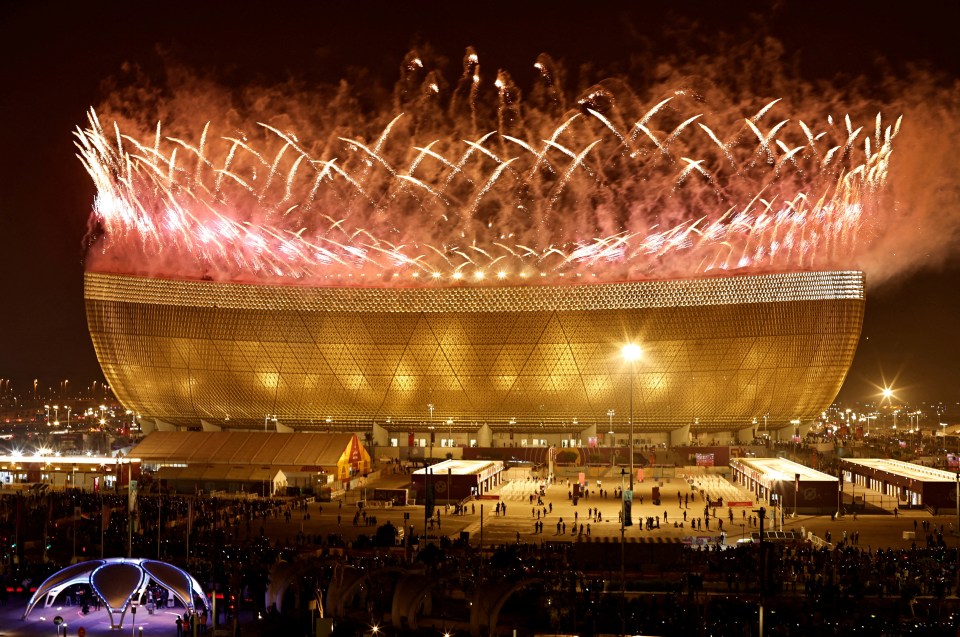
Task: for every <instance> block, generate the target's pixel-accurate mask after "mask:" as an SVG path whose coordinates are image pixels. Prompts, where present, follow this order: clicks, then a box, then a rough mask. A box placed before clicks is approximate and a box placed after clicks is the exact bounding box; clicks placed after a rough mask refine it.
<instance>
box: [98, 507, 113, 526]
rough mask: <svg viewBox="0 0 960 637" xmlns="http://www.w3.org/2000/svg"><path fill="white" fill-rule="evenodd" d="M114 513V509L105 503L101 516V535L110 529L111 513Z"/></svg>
mask: <svg viewBox="0 0 960 637" xmlns="http://www.w3.org/2000/svg"><path fill="white" fill-rule="evenodd" d="M112 511H113V509H111V508H110V505H109V504H106V503H104V505H103V512H102V513H101V514H100V525H101V527H100V529H101V533H106V532H107V529H109V528H110V513H111V512H112Z"/></svg>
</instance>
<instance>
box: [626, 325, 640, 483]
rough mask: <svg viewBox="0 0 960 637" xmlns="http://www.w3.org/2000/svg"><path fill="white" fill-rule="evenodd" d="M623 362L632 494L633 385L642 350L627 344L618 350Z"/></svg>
mask: <svg viewBox="0 0 960 637" xmlns="http://www.w3.org/2000/svg"><path fill="white" fill-rule="evenodd" d="M620 353H621V355H622V356H623V360H625V361H627V364H628V365H630V435H629V440H628V446H629V447H630V451H629V452H628V453H629V454H630V491H631V492H633V385H634V382H635V376H636V373H637V367H636V360H637V359H638V358H640V356H641V355H642V354H643V350H641V349H640V346H639V345H637V344H636V343H627V344H626V345H624V346H623V349H622V350H620Z"/></svg>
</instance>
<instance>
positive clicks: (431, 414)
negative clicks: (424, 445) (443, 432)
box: [427, 403, 434, 460]
mask: <svg viewBox="0 0 960 637" xmlns="http://www.w3.org/2000/svg"><path fill="white" fill-rule="evenodd" d="M427 410H428V411H429V412H430V451H429V453H430V459H431V460H433V436H434V433H433V403H429V404H428V405H427Z"/></svg>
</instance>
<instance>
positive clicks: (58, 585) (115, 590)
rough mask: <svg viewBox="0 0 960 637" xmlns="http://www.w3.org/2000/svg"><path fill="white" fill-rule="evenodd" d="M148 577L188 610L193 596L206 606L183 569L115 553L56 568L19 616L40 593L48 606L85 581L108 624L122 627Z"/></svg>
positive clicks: (192, 605) (198, 588)
mask: <svg viewBox="0 0 960 637" xmlns="http://www.w3.org/2000/svg"><path fill="white" fill-rule="evenodd" d="M150 581H154V582H156V583H157V584H159V585H160V586H163V587H164V588H166V589H167V590H169V591H170V592H171V593H172V594H173V595H174V597H176V598H177V599H179V600H180V603H182V604H183V605H184V607H185V608H187V609H189V610H191V611H196V604H195V603H194V599H195V597H197V596H198V597H200V599H201V600H203V606H204V608H206V609H207V610H208V611H209V610H210V602H209V601H208V600H207V596H206V595H205V594H204V592H203V588H202V587H201V586H200V583H199V582H198V581H197V580H196V578H194V577H193V576H192V575H190V574H189V573H188V572H186V571H184V570H183V569H181V568H179V567H177V566H174V565H172V564H169V563H167V562H160V561H158V560H149V559H145V558H135V559H127V558H122V557H115V558H107V559H94V560H88V561H86V562H80V563H79V564H73V565H71V566H67V567H66V568H63V569H61V570H59V571H57V572H56V573H54V574H53V575H51V576H50V577H48V578H47V579H46V580H44V581H43V583H42V584H41V585H40V586H39V587H38V588H37V591H36V592H35V593H34V594H33V596H32V597H31V598H30V601H29V602H28V603H27V608H26V610H25V611H24V613H23V617H22V618H21V619H26V618H27V616H28V615H29V614H30V612H31V611H32V610H33V609H34V608H35V607H36V605H37V604H38V603H39V601H40V600H41V599H43V598H44V597H46V598H47V602H46V605H47V606H50V605H51V604H52V603H53V601H54V600H55V599H56V597H57V595H59V594H60V593H61V592H62V591H63V590H64V589H65V588H67V587H68V586H72V585H74V584H86V585H88V586H90V587H91V589H93V592H94V594H95V595H97V597H99V598H100V599H101V600H103V602H104V604H105V605H106V607H107V610H108V611H109V615H110V625H111V627H112V628H122V627H123V620H124V618H125V616H126V612H127V609H129V608H130V604H131V602H132V600H133V599H134V598H135V597H139V596H141V595H143V592H144V590H145V589H146V587H147V584H149V583H150ZM118 612H119V615H120V621H119V624H115V623H114V618H115V615H116V614H117V613H118Z"/></svg>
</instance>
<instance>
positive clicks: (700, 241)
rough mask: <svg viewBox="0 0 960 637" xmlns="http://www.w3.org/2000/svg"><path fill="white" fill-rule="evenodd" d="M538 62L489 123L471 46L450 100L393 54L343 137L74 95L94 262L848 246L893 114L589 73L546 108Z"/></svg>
mask: <svg viewBox="0 0 960 637" xmlns="http://www.w3.org/2000/svg"><path fill="white" fill-rule="evenodd" d="M536 66H537V69H538V70H539V71H540V73H541V81H542V82H544V85H545V87H546V89H547V90H546V91H545V93H546V94H547V95H548V99H547V100H546V103H545V104H544V105H539V106H536V107H534V106H531V105H526V104H524V103H523V102H521V100H520V92H519V89H517V87H516V86H515V85H514V84H513V82H512V80H511V78H510V77H509V75H508V74H506V73H504V72H501V73H499V74H498V76H497V78H496V81H495V83H494V89H493V90H495V91H496V106H495V108H494V109H493V113H492V115H491V116H490V117H488V118H487V119H489V120H490V121H491V122H492V125H491V128H490V129H487V130H484V129H483V128H482V126H483V123H482V122H483V121H484V116H483V113H482V112H481V111H482V108H481V106H482V105H481V104H479V99H480V98H479V97H478V94H479V91H480V88H479V87H478V85H480V84H481V76H480V75H479V66H478V61H477V57H476V54H475V53H473V52H468V56H467V57H466V58H465V61H464V78H462V79H461V85H462V86H458V87H457V88H456V89H455V90H454V91H453V92H452V94H451V95H450V96H449V99H448V101H447V102H444V101H443V96H442V95H441V93H442V90H441V84H440V83H439V82H438V79H437V77H436V76H435V75H434V73H432V72H431V73H427V74H426V75H425V76H424V77H423V78H422V82H421V88H420V89H418V90H417V89H416V87H415V85H414V84H413V83H412V80H411V77H413V76H414V75H415V74H417V73H424V71H423V62H422V61H421V60H420V59H419V58H418V57H416V56H415V55H412V56H408V59H407V60H405V64H404V68H405V69H406V73H405V76H404V78H403V79H402V80H401V84H400V86H401V87H402V88H404V90H405V91H406V92H407V93H415V94H416V96H415V99H414V98H413V97H409V96H408V98H407V99H406V101H405V102H403V103H402V104H401V106H403V107H405V108H404V110H403V112H400V113H399V114H396V115H392V116H391V117H381V118H367V119H370V120H373V121H381V122H386V123H385V124H380V125H379V128H377V129H375V130H360V131H359V134H356V135H347V134H345V133H344V132H343V130H342V129H339V128H335V127H331V130H324V129H323V126H322V125H315V124H311V125H310V126H308V127H307V128H308V129H309V130H310V131H311V133H312V134H313V137H312V138H310V139H306V138H302V137H301V135H300V134H298V132H297V131H295V130H292V129H291V127H289V126H287V125H283V126H281V125H274V124H271V123H268V122H266V121H263V120H266V119H267V118H266V117H263V118H262V119H261V120H260V121H254V122H253V123H251V124H250V125H249V126H247V127H245V128H244V130H243V132H237V131H235V130H233V129H231V130H230V132H218V131H217V124H216V122H215V121H212V122H211V123H209V124H207V125H206V126H201V127H198V133H197V135H196V137H195V139H193V140H187V139H184V138H183V137H182V136H179V137H174V136H166V135H165V134H164V130H163V128H162V125H161V124H157V127H156V130H155V131H152V132H151V133H149V134H142V132H141V131H132V132H130V131H125V130H122V129H121V127H120V126H119V125H117V124H111V125H108V126H104V125H103V123H102V122H101V120H100V119H99V118H98V116H97V114H96V113H94V112H93V111H91V113H90V116H89V127H88V128H87V129H85V130H80V131H78V133H77V139H78V144H77V145H78V148H79V151H80V158H81V160H82V161H83V163H84V165H85V167H86V169H87V171H88V172H89V174H90V175H91V177H92V178H93V180H94V183H95V185H96V188H97V195H96V200H95V203H94V210H93V221H94V222H95V224H94V225H95V227H96V229H97V230H96V232H95V234H96V235H97V241H96V242H95V243H94V245H93V247H92V249H91V257H92V258H91V260H90V263H91V268H93V269H96V270H99V271H112V272H121V273H128V274H145V273H149V274H154V275H158V274H159V275H161V276H172V277H186V278H194V279H200V278H216V279H225V280H234V281H250V282H260V283H270V282H274V283H283V282H302V283H304V284H312V285H364V284H382V285H401V286H403V285H462V284H468V283H469V284H476V285H489V284H491V281H492V282H496V283H500V284H502V283H504V282H507V283H508V284H522V283H532V282H536V283H540V282H543V283H557V282H561V281H564V280H573V281H580V282H598V281H615V280H639V279H648V278H663V277H683V276H695V275H703V274H709V273H714V272H722V271H741V272H744V271H749V272H771V271H785V270H805V269H827V268H845V267H851V266H853V265H855V264H854V263H851V258H852V256H851V255H854V254H855V253H856V249H857V247H858V245H859V243H860V242H863V241H865V240H867V239H868V237H866V238H865V237H864V236H863V235H864V232H865V231H868V230H869V228H870V223H871V211H872V209H873V208H874V207H876V206H877V205H878V198H879V195H880V193H881V192H882V190H883V188H884V185H885V180H886V175H887V169H888V165H889V161H890V155H891V150H892V146H891V144H892V142H893V140H894V138H895V137H896V135H897V132H898V129H899V120H898V121H897V122H896V123H894V124H887V123H885V122H884V121H883V120H882V118H881V116H880V115H877V117H876V120H875V122H874V123H873V126H872V127H870V128H865V127H855V126H854V124H853V123H852V121H851V119H850V117H844V118H842V119H841V120H837V121H835V120H834V119H832V118H827V119H826V121H825V122H824V125H823V126H820V127H819V129H818V128H817V127H814V126H813V125H812V124H809V123H806V122H804V121H803V120H801V119H795V120H794V119H790V118H784V117H782V115H780V114H779V111H780V110H781V109H782V108H783V104H781V103H780V101H779V100H775V101H772V102H769V103H767V104H765V105H764V104H761V105H759V106H760V108H758V109H757V110H755V111H753V112H752V113H747V114H746V115H743V114H737V115H731V114H730V112H729V110H730V109H728V112H723V113H719V114H718V113H716V112H708V111H706V110H703V111H696V110H688V109H689V108H690V107H691V106H697V105H699V102H698V101H697V100H696V99H692V98H691V97H690V95H688V94H687V93H686V92H684V91H675V92H673V93H672V94H668V95H666V96H660V98H659V99H656V100H655V101H651V103H650V104H647V105H642V104H640V103H639V100H636V99H632V100H631V99H620V98H621V96H618V95H617V94H616V93H615V92H614V91H613V89H609V88H607V87H606V86H604V85H598V86H596V87H594V88H593V89H591V90H589V91H588V92H586V94H585V95H583V96H581V97H580V98H579V99H578V100H577V103H576V107H575V108H574V109H573V110H564V109H565V107H564V106H563V104H564V99H563V97H562V96H561V95H560V94H559V92H558V89H557V88H556V87H555V86H554V84H553V77H554V76H553V74H552V72H551V71H550V62H549V59H548V58H545V56H542V58H541V59H538V61H537V64H536ZM634 104H639V105H638V106H635V107H634ZM333 108H335V106H333ZM755 108H756V106H755ZM458 109H462V110H463V112H460V110H458ZM634 111H635V112H634ZM358 119H359V116H358ZM714 120H716V121H714ZM315 131H319V132H315Z"/></svg>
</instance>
